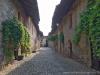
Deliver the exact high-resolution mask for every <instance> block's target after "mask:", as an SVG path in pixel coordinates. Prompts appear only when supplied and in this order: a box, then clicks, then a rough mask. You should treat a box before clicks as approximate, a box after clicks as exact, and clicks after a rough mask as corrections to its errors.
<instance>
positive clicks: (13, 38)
mask: <svg viewBox="0 0 100 75" xmlns="http://www.w3.org/2000/svg"><path fill="white" fill-rule="evenodd" d="M2 26H3V31H2V32H3V49H4V54H5V60H6V62H7V63H8V62H10V61H11V60H13V57H14V50H15V49H18V48H20V47H21V46H23V47H24V48H22V47H21V50H22V49H24V52H26V50H29V47H30V35H29V33H28V31H27V29H26V27H25V26H24V25H23V24H22V23H21V22H19V21H18V20H17V19H16V18H15V17H14V18H12V19H7V20H5V21H4V22H2Z"/></svg>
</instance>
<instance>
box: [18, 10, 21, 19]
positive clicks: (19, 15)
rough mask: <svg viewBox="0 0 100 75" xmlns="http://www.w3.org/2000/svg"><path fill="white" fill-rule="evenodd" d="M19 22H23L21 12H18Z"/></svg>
mask: <svg viewBox="0 0 100 75" xmlns="http://www.w3.org/2000/svg"><path fill="white" fill-rule="evenodd" d="M18 20H20V21H21V14H20V12H18Z"/></svg>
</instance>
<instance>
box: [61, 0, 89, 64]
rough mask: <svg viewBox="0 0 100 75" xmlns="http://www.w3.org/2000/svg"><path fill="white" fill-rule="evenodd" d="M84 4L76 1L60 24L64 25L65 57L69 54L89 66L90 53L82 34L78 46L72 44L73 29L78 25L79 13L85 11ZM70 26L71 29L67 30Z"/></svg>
mask: <svg viewBox="0 0 100 75" xmlns="http://www.w3.org/2000/svg"><path fill="white" fill-rule="evenodd" d="M86 2H87V0H82V1H80V0H77V2H76V3H74V5H73V7H72V9H71V10H70V11H69V13H68V14H67V15H66V16H65V17H64V19H63V21H62V22H63V23H64V37H65V49H64V50H65V54H66V55H67V56H70V54H71V55H72V57H74V58H76V59H78V61H82V62H83V63H85V64H87V65H89V66H90V65H91V51H90V46H89V43H88V39H87V37H86V36H85V35H84V34H82V38H81V41H80V43H79V46H76V45H74V43H73V34H74V33H75V27H76V26H77V25H78V24H79V21H80V13H81V12H83V11H84V10H85V9H86V4H87V3H86ZM71 20H72V21H71ZM71 22H72V23H71ZM71 24H72V28H69V27H70V25H71ZM69 40H70V42H71V43H72V53H71V51H70V48H69V45H70V44H69V43H68V41H69Z"/></svg>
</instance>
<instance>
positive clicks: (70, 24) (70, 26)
mask: <svg viewBox="0 0 100 75" xmlns="http://www.w3.org/2000/svg"><path fill="white" fill-rule="evenodd" d="M69 20H70V23H69V29H71V28H72V24H73V23H72V14H70V19H69Z"/></svg>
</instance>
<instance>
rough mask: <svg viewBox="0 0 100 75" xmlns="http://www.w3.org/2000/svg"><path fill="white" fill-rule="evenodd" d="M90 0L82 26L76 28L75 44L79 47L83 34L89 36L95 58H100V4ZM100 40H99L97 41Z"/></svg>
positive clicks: (83, 14) (82, 16)
mask: <svg viewBox="0 0 100 75" xmlns="http://www.w3.org/2000/svg"><path fill="white" fill-rule="evenodd" d="M97 1H98V0H89V1H88V6H87V10H85V11H84V12H83V13H82V14H81V16H80V24H79V25H78V26H77V27H76V30H75V34H74V38H73V42H74V43H75V44H76V45H77V44H78V43H79V41H80V38H81V36H80V35H81V33H83V32H84V33H85V34H87V36H88V37H89V38H90V41H91V43H92V48H93V52H94V56H96V57H97V58H100V48H99V47H98V45H100V44H99V43H97V42H100V38H99V37H100V2H97ZM97 38H99V39H97Z"/></svg>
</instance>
